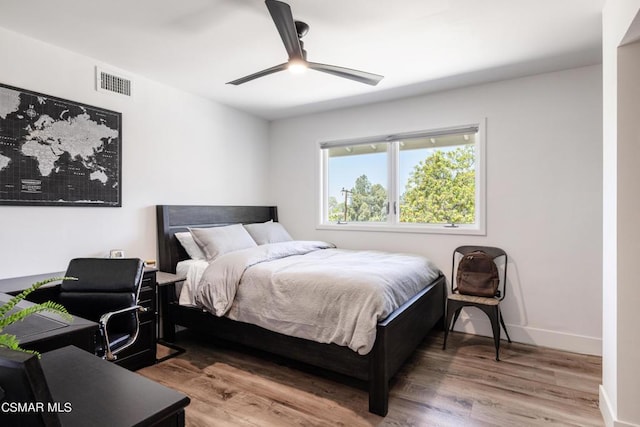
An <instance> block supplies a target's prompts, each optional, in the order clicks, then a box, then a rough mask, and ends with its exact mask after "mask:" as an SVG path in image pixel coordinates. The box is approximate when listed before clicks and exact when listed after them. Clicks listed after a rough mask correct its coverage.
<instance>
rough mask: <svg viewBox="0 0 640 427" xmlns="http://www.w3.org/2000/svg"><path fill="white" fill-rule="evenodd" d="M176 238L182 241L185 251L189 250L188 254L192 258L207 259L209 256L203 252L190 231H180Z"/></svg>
mask: <svg viewBox="0 0 640 427" xmlns="http://www.w3.org/2000/svg"><path fill="white" fill-rule="evenodd" d="M175 236H176V239H178V241H179V242H180V244H181V245H182V247H183V248H184V250H185V251H187V255H189V258H191V259H202V260H206V259H207V256H206V255H205V254H204V252H202V249H200V246H198V244H197V243H196V241H195V240H193V236H192V235H191V233H190V232H188V231H182V232H180V233H176V234H175Z"/></svg>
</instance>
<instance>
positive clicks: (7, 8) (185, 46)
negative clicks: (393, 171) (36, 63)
mask: <svg viewBox="0 0 640 427" xmlns="http://www.w3.org/2000/svg"><path fill="white" fill-rule="evenodd" d="M604 1H605V0H395V1H393V2H392V1H388V0H322V1H311V0H306V1H305V0H287V1H286V2H287V3H289V4H290V6H291V9H292V11H293V16H294V18H295V19H297V20H301V21H304V22H306V23H307V24H309V26H310V30H309V33H308V34H307V35H306V36H305V37H304V39H303V41H304V43H305V48H306V50H307V51H308V55H309V56H308V58H309V60H310V61H315V62H322V63H327V64H332V65H339V66H343V67H348V68H355V69H360V70H364V71H369V72H373V73H376V74H382V75H384V76H385V78H384V80H382V82H380V83H379V84H378V86H375V87H372V86H368V85H364V84H362V83H358V82H354V81H351V80H346V79H341V78H338V77H335V76H331V75H328V74H324V73H319V72H315V71H311V70H308V71H307V72H305V73H304V74H302V75H293V74H291V73H289V72H286V71H285V72H280V73H277V74H272V75H269V76H266V77H263V78H260V79H258V80H254V81H252V82H249V83H246V84H244V85H241V86H232V85H226V84H225V82H227V81H230V80H233V79H236V78H239V77H242V76H245V75H247V74H251V73H254V72H256V71H260V70H262V69H265V68H268V67H271V66H273V65H276V64H280V63H282V62H286V60H287V55H286V52H285V49H284V46H283V44H282V41H281V40H280V36H279V35H278V32H277V30H276V28H275V26H274V24H273V21H272V20H271V16H270V15H269V12H268V10H267V8H266V6H265V5H264V1H262V0H108V1H105V0H102V1H97V0H0V26H1V27H4V28H7V29H9V30H12V31H15V32H18V33H22V34H25V35H27V36H30V37H33V38H36V39H39V40H43V41H45V42H47V43H50V44H53V45H56V46H60V47H64V48H66V49H69V50H72V51H75V52H78V53H81V54H83V55H86V56H89V57H92V58H95V59H97V60H99V61H102V62H105V63H107V64H111V65H112V66H114V67H117V68H120V69H122V70H124V71H127V72H129V73H134V74H140V75H143V76H145V77H147V78H150V79H153V80H156V81H159V82H163V83H165V84H168V85H171V86H174V87H177V88H181V89H183V90H186V91H189V92H192V93H195V94H198V95H201V96H204V97H208V98H211V99H214V100H216V101H219V102H221V103H224V104H227V105H230V106H233V107H236V108H238V109H240V110H244V111H247V112H250V113H253V114H255V115H258V116H260V117H264V118H267V119H276V118H282V117H287V116H293V115H299V114H303V113H308V112H316V111H322V110H326V109H333V108H338V107H341V106H352V105H357V104H362V103H367V102H373V101H379V100H386V99H394V98H399V97H404V96H409V95H415V94H419V93H425V92H429V91H435V90H442V89H447V88H452V87H457V86H463V85H468V84H474V83H480V82H486V81H494V80H499V79H504V78H510V77H519V76H523V75H529V74H535V73H539V72H545V71H553V70H560V69H566V68H571V67H576V66H582V65H590V64H597V63H600V62H601V10H602V7H603V4H604ZM134 85H135V82H134ZM134 90H135V86H134Z"/></svg>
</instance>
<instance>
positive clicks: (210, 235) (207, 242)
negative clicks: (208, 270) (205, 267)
mask: <svg viewBox="0 0 640 427" xmlns="http://www.w3.org/2000/svg"><path fill="white" fill-rule="evenodd" d="M189 231H190V232H191V235H192V236H193V240H195V241H196V243H197V244H198V246H200V249H202V251H203V252H204V254H205V256H206V257H207V261H212V260H214V259H216V258H217V257H219V256H220V255H224V254H226V253H229V252H233V251H239V250H241V249H247V248H253V247H255V246H257V245H256V242H254V241H253V239H252V238H251V236H250V235H249V233H247V230H245V229H244V227H243V226H242V224H234V225H226V226H224V227H210V228H190V229H189Z"/></svg>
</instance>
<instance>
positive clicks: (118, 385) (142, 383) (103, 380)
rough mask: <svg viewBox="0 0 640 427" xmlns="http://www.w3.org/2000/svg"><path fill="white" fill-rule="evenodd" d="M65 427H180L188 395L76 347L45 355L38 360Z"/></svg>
mask: <svg viewBox="0 0 640 427" xmlns="http://www.w3.org/2000/svg"><path fill="white" fill-rule="evenodd" d="M40 365H41V366H42V371H43V373H44V376H45V378H46V381H47V384H48V386H49V390H50V391H51V397H52V398H53V401H54V402H61V405H64V403H65V402H69V403H70V404H71V410H70V411H69V412H66V413H65V412H62V413H59V414H58V415H59V417H60V422H61V424H62V426H64V427H73V426H79V427H84V426H93V427H101V426H105V427H113V426H123V427H124V426H184V408H185V407H186V406H187V405H188V404H189V402H190V399H189V397H187V396H185V395H184V394H182V393H179V392H177V391H175V390H172V389H170V388H168V387H165V386H163V385H161V384H158V383H155V382H153V381H151V380H148V379H146V378H144V377H142V376H141V375H138V374H136V373H133V372H130V371H128V370H126V369H124V368H122V367H120V366H117V365H115V364H113V363H110V362H107V361H105V360H102V359H100V358H98V357H96V356H93V355H91V354H89V353H87V352H84V351H82V350H80V349H78V348H75V347H72V346H68V347H63V348H60V349H57V350H53V351H50V352H48V353H44V354H43V355H42V359H41V360H40Z"/></svg>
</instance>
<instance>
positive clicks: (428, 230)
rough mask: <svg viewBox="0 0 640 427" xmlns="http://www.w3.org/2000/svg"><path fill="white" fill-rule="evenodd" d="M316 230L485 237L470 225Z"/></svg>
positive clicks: (323, 226) (355, 226) (326, 227)
mask: <svg viewBox="0 0 640 427" xmlns="http://www.w3.org/2000/svg"><path fill="white" fill-rule="evenodd" d="M316 230H344V231H379V232H389V233H424V234H453V235H473V236H485V235H486V232H485V230H484V229H483V228H479V227H476V226H468V225H459V226H458V227H447V226H444V225H414V224H397V225H389V224H373V223H366V224H357V223H345V224H335V223H331V224H318V225H317V226H316Z"/></svg>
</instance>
